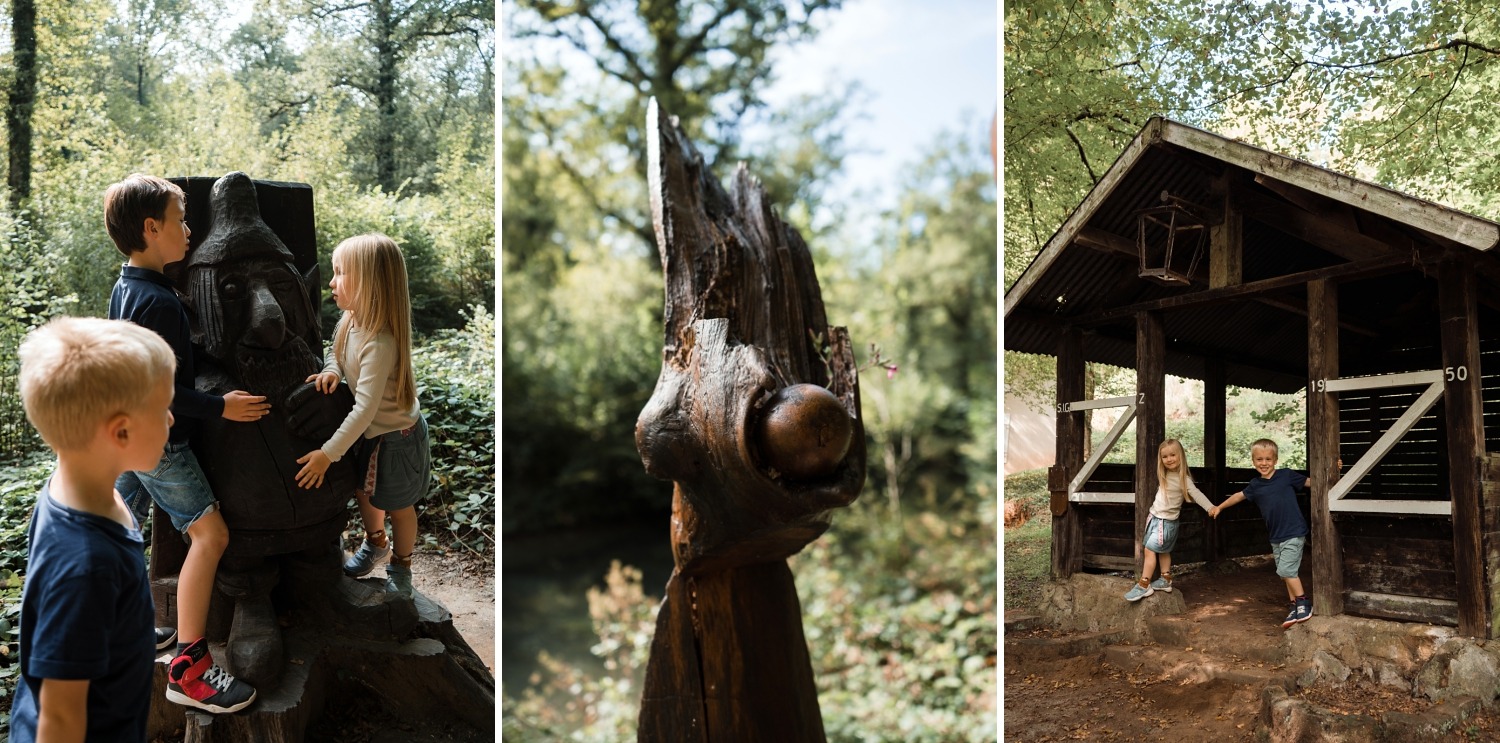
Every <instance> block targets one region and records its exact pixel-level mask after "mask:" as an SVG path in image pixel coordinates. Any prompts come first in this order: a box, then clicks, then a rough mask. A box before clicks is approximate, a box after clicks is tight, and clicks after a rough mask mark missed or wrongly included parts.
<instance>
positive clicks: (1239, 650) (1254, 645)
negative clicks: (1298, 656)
mask: <svg viewBox="0 0 1500 743" xmlns="http://www.w3.org/2000/svg"><path fill="white" fill-rule="evenodd" d="M1297 629H1298V628H1297V627H1293V628H1292V629H1291V630H1284V629H1282V628H1281V625H1279V624H1273V623H1270V622H1267V621H1263V620H1262V621H1255V619H1253V618H1250V617H1247V618H1245V620H1244V621H1243V622H1239V621H1235V622H1225V621H1222V620H1217V621H1205V619H1204V618H1202V617H1199V616H1195V615H1194V613H1192V612H1188V613H1184V614H1168V615H1163V616H1159V617H1150V618H1148V619H1147V620H1146V631H1147V633H1148V635H1149V637H1150V639H1151V640H1152V641H1153V642H1156V643H1157V644H1159V645H1162V646H1163V647H1169V648H1189V647H1191V648H1201V649H1203V650H1206V651H1209V652H1212V653H1215V654H1217V655H1220V656H1223V657H1225V658H1226V659H1228V660H1248V661H1252V662H1258V663H1265V664H1268V665H1274V664H1279V663H1286V662H1287V660H1288V657H1289V656H1288V653H1287V632H1289V631H1291V632H1295V631H1297Z"/></svg>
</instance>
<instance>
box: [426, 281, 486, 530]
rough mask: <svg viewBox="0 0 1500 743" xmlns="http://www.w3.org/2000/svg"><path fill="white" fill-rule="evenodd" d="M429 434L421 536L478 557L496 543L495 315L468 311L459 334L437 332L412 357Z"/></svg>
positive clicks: (484, 311)
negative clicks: (429, 466)
mask: <svg viewBox="0 0 1500 743" xmlns="http://www.w3.org/2000/svg"><path fill="white" fill-rule="evenodd" d="M412 366H413V371H414V372H415V374H416V377H417V384H418V397H419V398H420V400H421V402H422V412H423V414H424V415H425V416H426V417H427V424H428V427H429V428H430V430H431V433H432V488H431V490H430V491H428V495H427V499H426V500H424V501H422V503H421V504H420V506H419V508H418V515H419V518H420V520H421V522H422V528H421V530H420V533H421V534H423V535H425V536H426V537H427V539H428V541H429V543H432V542H434V541H438V539H437V536H436V535H438V534H443V535H447V538H448V539H451V540H452V541H453V542H455V543H457V544H460V545H464V546H466V547H468V548H470V549H473V550H475V551H477V552H481V553H488V552H492V551H493V548H494V544H495V318H494V316H493V315H491V314H490V313H489V312H488V311H486V310H485V309H484V308H483V307H480V306H475V307H472V308H470V310H469V313H468V324H467V325H465V326H464V328H463V329H462V330H457V331H453V330H447V331H440V332H439V333H438V334H437V335H436V336H434V337H433V338H431V339H429V340H428V341H426V342H425V343H422V344H421V345H419V346H418V347H417V348H415V349H413V352H412Z"/></svg>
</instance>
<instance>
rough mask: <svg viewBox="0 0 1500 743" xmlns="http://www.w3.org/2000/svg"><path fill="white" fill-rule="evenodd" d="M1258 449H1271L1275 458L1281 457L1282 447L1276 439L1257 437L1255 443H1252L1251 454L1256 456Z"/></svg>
mask: <svg viewBox="0 0 1500 743" xmlns="http://www.w3.org/2000/svg"><path fill="white" fill-rule="evenodd" d="M1256 449H1270V450H1271V456H1272V457H1273V458H1275V459H1277V460H1280V459H1281V447H1279V446H1277V445H1276V442H1275V441H1272V440H1270V439H1256V440H1255V443H1253V444H1251V445H1250V456H1252V457H1253V456H1255V450H1256Z"/></svg>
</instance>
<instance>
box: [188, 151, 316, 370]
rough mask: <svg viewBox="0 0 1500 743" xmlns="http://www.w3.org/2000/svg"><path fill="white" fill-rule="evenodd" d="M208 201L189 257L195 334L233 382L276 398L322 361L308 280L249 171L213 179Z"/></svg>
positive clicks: (189, 287)
mask: <svg viewBox="0 0 1500 743" xmlns="http://www.w3.org/2000/svg"><path fill="white" fill-rule="evenodd" d="M211 203H212V207H213V227H212V232H211V234H210V235H209V236H208V238H207V239H206V240H205V241H204V243H203V244H202V245H201V246H199V247H198V249H197V250H194V251H193V253H192V254H191V255H190V256H189V257H188V272H187V286H188V295H189V296H188V299H189V301H188V304H189V306H190V307H191V308H192V309H193V311H194V314H195V316H196V320H197V322H196V323H195V326H196V327H195V328H194V330H195V333H196V334H197V336H198V337H197V338H195V340H197V341H198V342H199V343H200V344H201V345H202V347H203V349H204V351H206V352H207V353H208V355H209V356H210V357H211V358H213V359H214V360H215V361H217V362H218V364H219V366H220V368H222V369H223V370H224V372H225V373H227V374H228V375H229V377H230V378H231V379H232V380H233V381H234V383H235V385H236V386H237V387H239V388H240V389H244V390H247V391H249V392H253V393H256V394H264V395H270V396H272V398H273V399H279V398H280V396H281V395H282V394H283V393H285V392H286V391H287V390H288V389H290V388H291V387H292V386H294V385H297V384H300V383H301V382H302V381H303V380H304V379H305V378H306V377H307V375H309V374H312V373H314V372H316V371H317V370H318V369H319V368H321V367H322V363H321V361H320V359H321V355H320V354H319V353H318V352H317V351H316V350H315V348H316V347H317V346H318V345H320V339H319V329H318V325H317V322H318V318H317V313H316V311H315V310H314V308H313V305H312V302H311V301H310V299H309V292H308V286H307V284H306V282H304V281H303V277H302V275H301V274H300V273H298V271H297V269H296V268H295V267H294V266H293V265H292V263H291V253H290V252H288V251H287V249H286V247H285V245H283V244H282V242H281V240H280V239H279V238H278V237H277V236H276V234H275V233H274V232H272V231H271V230H270V228H268V227H266V225H265V222H263V221H262V220H261V218H260V211H259V207H258V206H257V205H256V201H255V193H254V186H253V185H252V184H251V182H250V180H249V179H248V178H245V177H243V176H242V175H241V176H240V177H238V178H232V177H231V176H225V177H224V178H222V179H220V181H219V182H218V183H216V184H215V185H214V191H213V196H212V197H211Z"/></svg>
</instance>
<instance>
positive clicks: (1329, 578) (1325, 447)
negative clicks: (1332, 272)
mask: <svg viewBox="0 0 1500 743" xmlns="http://www.w3.org/2000/svg"><path fill="white" fill-rule="evenodd" d="M1307 375H1308V377H1309V379H1311V380H1312V386H1311V387H1309V388H1308V391H1307V469H1308V477H1309V479H1310V480H1312V483H1311V484H1312V523H1311V524H1310V525H1309V526H1311V528H1312V538H1311V542H1312V544H1311V545H1310V546H1311V548H1312V549H1311V550H1309V551H1308V554H1310V555H1312V588H1313V605H1314V606H1315V607H1316V611H1317V612H1318V613H1319V614H1322V615H1323V616H1333V615H1336V614H1342V613H1344V565H1343V558H1342V555H1343V549H1342V548H1341V546H1340V543H1339V534H1338V526H1337V525H1336V524H1335V523H1334V522H1333V512H1332V511H1329V510H1328V490H1329V488H1331V487H1333V484H1334V482H1336V480H1337V477H1338V476H1337V475H1336V474H1334V470H1335V466H1336V465H1335V463H1336V462H1337V461H1338V458H1339V403H1338V398H1337V397H1336V396H1335V394H1334V393H1332V392H1319V391H1318V389H1317V382H1318V380H1326V379H1337V378H1338V376H1339V294H1338V286H1337V285H1336V284H1332V283H1329V282H1328V281H1327V280H1319V281H1311V282H1308V284H1307Z"/></svg>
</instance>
